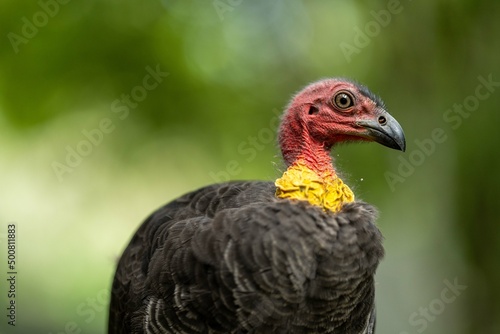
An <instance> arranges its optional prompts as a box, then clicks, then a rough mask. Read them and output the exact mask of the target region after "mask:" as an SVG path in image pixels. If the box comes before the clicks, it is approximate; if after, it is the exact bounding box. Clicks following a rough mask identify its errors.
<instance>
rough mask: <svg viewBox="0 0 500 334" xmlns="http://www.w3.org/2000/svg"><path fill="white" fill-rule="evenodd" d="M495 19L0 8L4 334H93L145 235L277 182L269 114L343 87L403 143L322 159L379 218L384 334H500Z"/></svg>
mask: <svg viewBox="0 0 500 334" xmlns="http://www.w3.org/2000/svg"><path fill="white" fill-rule="evenodd" d="M499 16H500V2H498V1H473V0H469V1H466V0H463V1H445V0H437V1H417V0H415V1H411V0H407V1H401V2H399V1H395V0H391V1H351V2H349V1H299V0H287V1H284V0H276V1H264V0H262V1H250V0H216V1H173V0H172V1H170V0H163V1H161V0H156V1H142V2H139V1H128V0H127V1H117V0H107V1H105V0H102V1H97V0H89V1H85V2H77V1H68V0H64V1H63V0H59V2H56V1H55V0H41V1H38V2H36V1H30V2H19V1H13V0H2V2H1V5H0V32H1V39H0V152H1V160H0V172H1V175H2V178H1V188H0V189H1V190H0V228H1V230H0V242H1V244H0V247H1V251H0V256H1V260H0V263H1V264H2V272H1V274H0V275H1V279H0V281H1V282H2V284H1V285H0V287H1V291H0V296H1V297H0V301H1V305H2V309H3V310H4V311H3V312H2V317H1V319H3V320H2V321H1V324H0V332H1V333H11V332H12V333H54V334H55V333H104V332H105V323H106V315H107V311H106V308H107V303H108V296H109V288H110V284H111V281H112V275H113V271H114V267H115V263H116V260H117V258H118V257H119V255H120V253H121V252H122V250H123V249H124V247H125V246H126V244H127V243H128V240H129V238H130V237H131V235H132V233H133V232H134V231H135V229H136V228H137V227H138V225H139V223H140V222H141V221H142V220H143V219H144V218H145V217H146V216H147V215H148V214H149V213H150V212H151V211H153V210H154V209H155V208H157V207H158V206H160V205H162V204H164V203H166V202H167V201H169V200H171V199H173V198H175V197H176V196H179V195H180V194H182V193H185V192H187V191H190V190H193V189H195V188H197V187H201V186H203V185H206V184H210V183H214V182H217V181H223V180H225V179H228V178H231V179H268V180H273V179H275V178H276V177H277V176H278V175H279V174H280V171H281V170H282V169H283V165H282V163H281V160H280V155H279V151H278V149H277V146H276V144H275V138H274V133H275V132H274V131H275V127H276V121H277V114H279V112H280V111H281V110H282V108H283V106H285V105H286V103H287V102H288V99H289V98H290V96H291V95H292V94H293V93H294V92H296V91H297V90H299V89H300V88H301V87H303V86H304V85H306V84H308V83H309V82H311V81H315V80H317V79H320V78H323V77H330V76H346V77H351V78H355V79H356V80H358V81H360V82H363V83H365V84H366V85H367V86H368V87H370V88H371V89H372V90H373V91H374V92H375V93H378V94H379V95H380V96H381V97H382V98H383V99H384V100H385V102H386V104H387V106H388V110H389V111H390V112H391V113H392V115H394V116H395V117H396V118H397V119H398V120H399V122H400V123H401V124H402V126H403V128H404V129H405V133H406V137H407V145H408V147H407V152H406V153H400V152H397V151H393V150H389V149H387V148H384V147H382V146H380V145H377V144H363V145H348V146H342V147H338V148H336V149H335V150H334V152H333V153H332V154H333V156H334V157H335V158H336V159H337V166H338V167H339V169H341V170H342V171H343V172H344V178H345V181H347V182H348V184H350V185H351V186H352V187H353V188H354V190H355V192H356V194H357V196H358V198H362V199H364V200H366V201H368V202H370V203H373V204H374V205H376V206H377V207H378V208H379V209H380V212H381V214H380V219H379V226H380V228H381V230H382V231H383V233H384V235H385V238H386V239H385V247H386V252H387V255H386V257H385V259H384V261H383V263H382V264H381V266H380V268H379V271H378V274H377V305H378V333H395V334H413V333H422V332H425V333H429V334H430V333H485V334H490V333H491V334H493V333H495V334H496V333H500V306H499V302H498V300H499V299H500V266H499V264H500V261H499V260H498V258H499V256H500V224H499V223H500V220H499V219H498V214H497V212H496V209H497V208H498V207H499V204H500V203H499V198H500V197H499V191H498V189H499V187H500V179H499V178H498V177H497V175H496V172H497V171H498V170H499V167H500V166H499V162H500V156H499V153H498V143H499V140H498V136H497V134H498V131H497V128H498V126H499V124H500V117H499V114H500V110H498V107H499V105H500V91H499V88H500V87H499V85H500V84H498V82H500V68H499V59H500V43H499V37H500V36H499V32H500V20H499ZM150 72H156V75H155V76H152V75H151V74H150ZM167 73H168V75H167ZM148 75H149V76H148ZM488 81H489V82H490V83H489V84H485V82H488ZM436 129H437V130H436ZM89 138H90V139H89ZM9 223H15V224H17V238H18V239H17V242H18V264H17V270H18V277H17V298H16V302H17V324H16V327H15V328H14V327H11V326H8V325H7V324H6V322H7V320H6V316H5V314H6V313H7V312H6V311H5V308H6V307H7V297H6V295H7V289H6V284H5V282H6V276H7V274H6V272H7V269H6V267H5V266H4V265H5V262H6V257H7V246H6V244H7V239H6V237H7V235H6V233H7V224H9ZM450 286H454V287H452V288H450Z"/></svg>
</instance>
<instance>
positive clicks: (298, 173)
mask: <svg viewBox="0 0 500 334" xmlns="http://www.w3.org/2000/svg"><path fill="white" fill-rule="evenodd" d="M275 185H276V196H277V197H279V198H289V199H298V200H305V201H308V202H309V203H311V204H312V205H316V206H320V207H322V208H323V209H324V210H325V211H333V212H337V211H339V210H340V209H341V208H342V205H343V204H344V203H349V202H353V201H354V193H353V192H352V190H351V189H349V187H348V186H347V185H346V184H344V182H342V180H341V179H340V178H339V177H338V176H337V175H335V174H333V173H329V174H326V175H321V176H320V175H318V174H317V173H316V172H314V171H313V170H311V169H310V168H308V167H307V166H305V165H304V164H301V163H295V164H293V165H292V166H290V167H288V169H287V170H286V171H285V172H284V173H283V175H282V176H281V177H280V178H279V179H277V180H276V182H275Z"/></svg>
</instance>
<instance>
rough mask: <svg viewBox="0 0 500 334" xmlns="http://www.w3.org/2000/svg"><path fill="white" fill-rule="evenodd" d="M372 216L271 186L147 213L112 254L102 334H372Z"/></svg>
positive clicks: (367, 209) (376, 251)
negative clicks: (115, 256) (280, 194)
mask: <svg viewBox="0 0 500 334" xmlns="http://www.w3.org/2000/svg"><path fill="white" fill-rule="evenodd" d="M339 82H340V83H344V82H343V81H339V80H337V81H332V82H330V83H331V84H334V85H338V83H339ZM347 83H348V84H349V85H350V86H347V87H349V89H351V90H354V89H355V88H357V86H356V85H355V84H352V83H350V82H347ZM353 87H354V88H353ZM340 88H345V89H347V88H346V87H344V86H341V87H339V89H340ZM314 91H315V94H316V90H314ZM330 91H331V89H330V90H329V92H330ZM334 92H335V90H334ZM359 94H360V95H359V96H365V98H367V99H370V96H369V95H368V96H366V92H364V91H360V93H359ZM370 94H371V93H370ZM300 96H301V95H300V94H299V95H298V96H297V97H296V98H295V100H300V98H299V97H300ZM304 98H306V100H307V94H306V96H305V97H304ZM328 100H330V98H329V97H328ZM374 102H375V101H374ZM316 103H317V101H316ZM380 103H381V102H380V101H376V103H374V108H379V107H380ZM300 105H301V104H300V103H299V105H298V106H297V105H296V106H295V107H297V108H299V107H300ZM291 108H294V104H293V103H292V105H291V106H290V107H289V109H291ZM304 110H307V108H306V109H304ZM318 110H319V114H320V115H321V112H323V111H322V108H321V106H319V105H318ZM289 112H290V111H289ZM306 114H307V115H309V116H311V113H304V115H306ZM376 115H379V114H376ZM387 115H388V114H387ZM309 116H304V117H309ZM376 117H378V116H376ZM389 117H390V116H389ZM285 118H286V115H285ZM391 126H392V125H391ZM398 126H399V125H398ZM294 129H295V128H294ZM297 129H298V127H297ZM322 131H323V130H322ZM360 131H361V130H360ZM363 131H364V130H363ZM384 131H385V130H384ZM282 132H283V131H282ZM309 133H311V131H309ZM321 133H323V132H321ZM401 134H402V132H401ZM288 135H289V134H288ZM387 135H388V136H393V137H394V136H395V137H397V135H394V134H392V133H391V132H390V131H389V132H388V134H387ZM311 138H312V139H311V140H312V142H314V134H313V135H311ZM380 138H381V137H380V136H379V135H378V136H377V137H374V140H377V139H378V140H377V141H380ZM347 139H348V140H352V135H351V134H349V137H348V138H347ZM282 140H284V141H286V138H285V139H282ZM362 140H367V137H366V134H364V137H362ZM395 140H396V141H398V140H399V142H401V138H396V139H395ZM402 140H403V145H404V137H403V139H402ZM384 144H385V143H384ZM332 145H333V143H332ZM387 145H388V146H390V145H389V144H387ZM391 145H395V144H393V143H392V144H391ZM282 146H283V145H282ZM299 146H300V145H299ZM400 148H401V149H403V148H404V147H400ZM325 149H329V147H328V148H325ZM307 150H309V149H307ZM303 153H304V154H306V153H307V152H303ZM293 154H294V155H298V156H301V157H303V156H304V155H301V154H300V149H299V148H297V147H294V149H293ZM307 154H309V153H307ZM292 160H293V161H298V160H296V159H295V158H294V159H292ZM285 161H287V158H286V157H285ZM300 161H306V160H300ZM304 164H305V165H306V166H309V167H310V168H311V169H312V170H314V168H315V167H317V166H320V167H321V168H323V167H324V165H325V164H326V162H325V161H319V162H317V166H316V165H315V164H314V163H311V164H308V163H307V162H304ZM288 165H290V164H288ZM330 165H331V163H330ZM332 171H333V167H332ZM318 175H326V174H321V173H320V174H318ZM328 175H330V174H328ZM376 216H377V214H376V211H375V209H374V208H373V207H372V206H371V205H368V204H366V203H363V202H360V201H355V202H350V203H347V202H346V203H344V204H343V205H342V207H341V209H340V210H339V211H337V212H332V211H330V210H328V209H325V208H324V207H320V206H317V205H312V204H310V203H308V202H307V201H306V200H293V199H287V198H277V196H276V185H275V184H274V183H272V182H261V181H254V182H229V183H224V184H217V185H212V186H208V187H205V188H202V189H199V190H196V191H193V192H190V193H188V194H186V195H184V196H182V197H180V198H178V199H176V200H174V201H172V202H170V203H169V204H167V205H165V206H164V207H162V208H160V209H158V210H157V211H156V212H154V213H153V214H152V215H151V216H150V217H149V218H148V219H147V220H146V221H145V222H144V223H143V224H142V226H141V227H140V228H139V230H138V231H137V232H136V234H135V235H134V237H133V238H132V240H131V242H130V244H129V245H128V247H127V249H126V250H125V252H124V253H123V256H122V257H121V259H120V262H119V264H118V268H117V271H116V274H115V279H114V282H113V288H112V296H111V304H110V313H109V333H343V334H361V333H365V334H368V333H374V327H375V308H374V278H373V275H374V273H375V270H376V268H377V266H378V263H379V261H380V259H381V258H382V256H383V254H384V251H383V248H382V236H381V233H380V232H379V230H378V229H377V227H376V226H375V220H376Z"/></svg>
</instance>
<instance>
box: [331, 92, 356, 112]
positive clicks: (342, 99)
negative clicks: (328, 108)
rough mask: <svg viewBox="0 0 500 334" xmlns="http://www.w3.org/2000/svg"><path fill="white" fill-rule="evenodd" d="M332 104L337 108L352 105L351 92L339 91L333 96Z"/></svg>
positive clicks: (345, 107)
mask: <svg viewBox="0 0 500 334" xmlns="http://www.w3.org/2000/svg"><path fill="white" fill-rule="evenodd" d="M333 104H334V105H335V106H336V107H337V108H339V109H347V108H349V107H352V106H353V105H354V97H353V96H352V95H351V93H348V92H340V93H338V94H337V95H335V96H334V97H333Z"/></svg>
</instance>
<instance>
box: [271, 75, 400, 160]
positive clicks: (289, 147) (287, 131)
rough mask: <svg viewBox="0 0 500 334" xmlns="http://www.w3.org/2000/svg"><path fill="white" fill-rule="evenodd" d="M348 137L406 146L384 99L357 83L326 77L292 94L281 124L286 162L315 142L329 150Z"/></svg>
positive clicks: (388, 145) (281, 140)
mask: <svg viewBox="0 0 500 334" xmlns="http://www.w3.org/2000/svg"><path fill="white" fill-rule="evenodd" d="M350 141H374V142H377V143H380V144H382V145H384V146H387V147H390V148H393V149H397V150H401V151H404V150H405V147H406V143H405V136H404V133H403V129H402V128H401V126H400V125H399V123H398V122H397V121H396V119H394V117H392V116H391V115H390V114H389V113H388V112H387V111H386V108H385V105H384V103H383V101H382V100H381V99H380V98H379V97H378V96H376V95H375V94H373V93H371V92H370V91H369V90H368V89H367V88H366V87H364V86H362V85H360V84H357V83H355V82H353V81H350V80H346V79H339V78H334V79H326V80H322V81H319V82H316V83H313V84H311V85H309V86H307V87H306V88H304V89H303V90H302V91H300V92H299V93H298V94H297V95H295V97H294V98H293V99H292V101H291V103H290V104H289V106H288V108H287V111H286V112H285V114H284V116H283V120H282V123H281V128H280V144H281V148H282V151H283V155H284V157H285V160H286V161H287V163H289V164H290V163H291V162H293V161H294V160H295V159H296V158H297V155H300V154H301V153H302V154H308V152H307V150H308V149H312V147H314V146H319V147H321V148H322V149H323V150H328V151H329V150H330V149H331V147H332V146H333V145H335V144H337V143H341V142H350ZM309 154H314V152H312V153H311V152H310V153H309Z"/></svg>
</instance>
